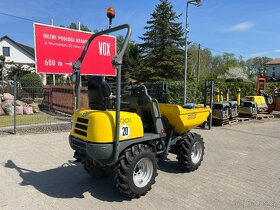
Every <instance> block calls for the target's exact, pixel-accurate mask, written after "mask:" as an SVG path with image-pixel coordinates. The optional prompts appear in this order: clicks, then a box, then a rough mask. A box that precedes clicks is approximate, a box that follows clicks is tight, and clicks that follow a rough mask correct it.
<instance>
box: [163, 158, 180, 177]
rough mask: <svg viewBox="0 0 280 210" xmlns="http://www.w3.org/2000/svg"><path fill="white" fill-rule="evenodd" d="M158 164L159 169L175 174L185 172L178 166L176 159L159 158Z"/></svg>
mask: <svg viewBox="0 0 280 210" xmlns="http://www.w3.org/2000/svg"><path fill="white" fill-rule="evenodd" d="M158 166H159V170H160V171H164V172H167V173H175V174H179V173H185V172H184V171H182V170H181V169H180V168H179V166H178V164H177V161H174V160H169V159H160V160H159V161H158Z"/></svg>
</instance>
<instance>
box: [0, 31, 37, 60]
mask: <svg viewBox="0 0 280 210" xmlns="http://www.w3.org/2000/svg"><path fill="white" fill-rule="evenodd" d="M0 55H3V56H5V62H6V63H9V62H14V63H15V64H20V65H24V64H35V55H34V48H32V47H28V46H26V45H24V44H20V43H18V42H16V41H14V40H12V39H11V38H10V37H8V36H3V37H1V38H0Z"/></svg>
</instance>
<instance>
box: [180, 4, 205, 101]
mask: <svg viewBox="0 0 280 210" xmlns="http://www.w3.org/2000/svg"><path fill="white" fill-rule="evenodd" d="M189 4H193V5H195V6H197V7H199V6H200V5H201V0H187V5H186V33H185V36H186V37H185V69H184V102H183V104H185V103H186V100H187V79H188V33H189V29H188V28H189V22H188V9H189Z"/></svg>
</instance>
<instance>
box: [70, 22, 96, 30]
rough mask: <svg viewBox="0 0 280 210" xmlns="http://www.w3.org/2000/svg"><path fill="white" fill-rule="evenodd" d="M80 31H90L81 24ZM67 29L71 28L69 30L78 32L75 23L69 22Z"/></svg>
mask: <svg viewBox="0 0 280 210" xmlns="http://www.w3.org/2000/svg"><path fill="white" fill-rule="evenodd" d="M80 27H81V31H91V30H90V29H89V28H88V27H87V26H85V25H83V24H81V26H80ZM68 28H71V29H75V30H78V29H79V27H78V26H77V24H76V23H73V22H71V23H70V25H69V26H68Z"/></svg>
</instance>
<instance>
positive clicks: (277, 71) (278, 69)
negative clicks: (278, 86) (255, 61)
mask: <svg viewBox="0 0 280 210" xmlns="http://www.w3.org/2000/svg"><path fill="white" fill-rule="evenodd" d="M266 65H267V66H268V71H267V73H266V76H268V77H272V78H275V79H277V80H280V58H275V59H272V60H271V61H269V62H267V63H266Z"/></svg>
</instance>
